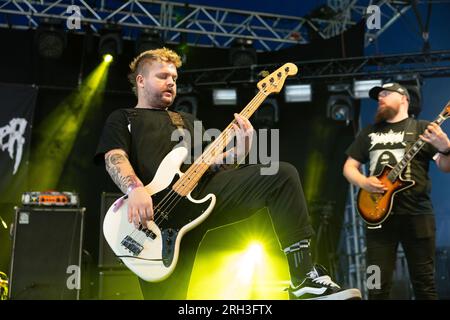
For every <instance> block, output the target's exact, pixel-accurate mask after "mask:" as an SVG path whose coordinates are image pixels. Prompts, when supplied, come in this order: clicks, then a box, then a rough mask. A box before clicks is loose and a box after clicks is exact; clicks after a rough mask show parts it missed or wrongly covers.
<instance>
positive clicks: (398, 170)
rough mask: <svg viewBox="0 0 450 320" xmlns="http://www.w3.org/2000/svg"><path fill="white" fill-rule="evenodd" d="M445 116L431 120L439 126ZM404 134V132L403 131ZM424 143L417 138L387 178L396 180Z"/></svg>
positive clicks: (392, 180)
mask: <svg viewBox="0 0 450 320" xmlns="http://www.w3.org/2000/svg"><path fill="white" fill-rule="evenodd" d="M445 119H446V118H445V117H443V116H442V115H441V114H440V115H439V116H438V117H437V118H436V119H435V120H434V121H433V122H434V123H436V124H437V125H439V126H441V125H442V123H443V122H444V121H445ZM405 134H406V132H405ZM425 144H426V142H425V141H423V140H422V139H420V138H419V139H418V140H417V141H416V142H415V143H414V144H413V146H412V147H411V148H410V149H409V150H408V151H407V152H406V153H405V155H404V156H403V159H402V160H401V161H400V162H399V163H397V165H396V166H395V167H394V169H392V171H391V172H389V174H388V179H389V180H390V181H391V182H394V181H395V180H397V178H398V177H399V176H400V174H401V173H402V172H403V170H404V169H405V168H406V166H407V165H408V163H410V162H411V160H412V159H413V158H414V157H415V156H416V154H417V153H418V152H419V151H420V149H422V147H423V146H424V145H425Z"/></svg>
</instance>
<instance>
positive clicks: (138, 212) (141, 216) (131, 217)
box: [128, 186, 153, 228]
mask: <svg viewBox="0 0 450 320" xmlns="http://www.w3.org/2000/svg"><path fill="white" fill-rule="evenodd" d="M149 220H153V201H152V197H151V196H150V194H149V193H148V191H147V189H145V187H143V186H139V187H136V188H134V189H132V190H131V191H130V192H129V193H128V222H130V223H134V225H135V226H136V228H137V227H139V223H142V225H144V226H145V227H147V223H146V221H149Z"/></svg>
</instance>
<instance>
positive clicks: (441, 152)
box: [438, 149, 450, 156]
mask: <svg viewBox="0 0 450 320" xmlns="http://www.w3.org/2000/svg"><path fill="white" fill-rule="evenodd" d="M438 152H439V153H440V154H443V155H444V156H448V155H450V149H448V150H447V151H439V150H438Z"/></svg>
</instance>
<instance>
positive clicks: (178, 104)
mask: <svg viewBox="0 0 450 320" xmlns="http://www.w3.org/2000/svg"><path fill="white" fill-rule="evenodd" d="M197 108H198V101H197V98H196V97H194V96H190V95H189V96H178V97H177V98H176V99H175V102H174V104H173V110H174V111H177V112H180V111H182V112H186V113H190V114H192V115H193V116H194V117H197Z"/></svg>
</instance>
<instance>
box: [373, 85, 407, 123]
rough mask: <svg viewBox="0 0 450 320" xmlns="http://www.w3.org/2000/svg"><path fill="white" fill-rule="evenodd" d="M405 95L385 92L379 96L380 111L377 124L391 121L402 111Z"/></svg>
mask: <svg viewBox="0 0 450 320" xmlns="http://www.w3.org/2000/svg"><path fill="white" fill-rule="evenodd" d="M402 99H403V95H401V94H400V93H398V92H392V91H387V90H383V91H381V92H380V93H379V95H378V109H377V113H376V115H375V123H380V122H383V121H389V120H391V119H393V118H394V117H395V116H396V115H397V114H398V113H399V111H400V106H401V104H402Z"/></svg>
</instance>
